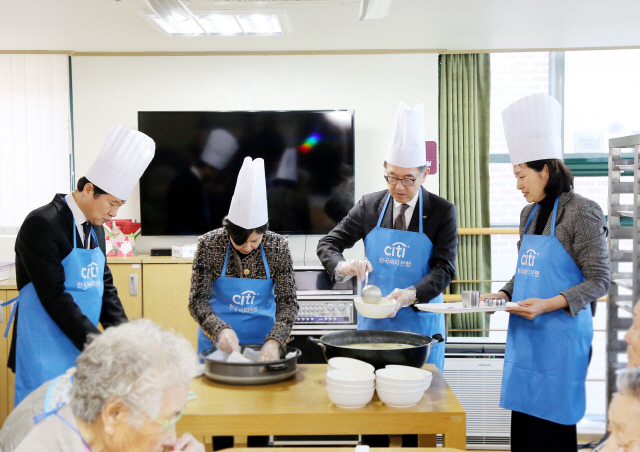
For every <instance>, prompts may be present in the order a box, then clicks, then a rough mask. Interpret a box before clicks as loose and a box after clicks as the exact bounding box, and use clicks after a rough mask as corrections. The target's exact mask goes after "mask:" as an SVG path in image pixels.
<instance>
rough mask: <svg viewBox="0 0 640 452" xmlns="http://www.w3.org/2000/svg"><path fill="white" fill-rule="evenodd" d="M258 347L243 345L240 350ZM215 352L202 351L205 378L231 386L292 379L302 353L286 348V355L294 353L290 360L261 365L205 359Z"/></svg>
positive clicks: (256, 347)
mask: <svg viewBox="0 0 640 452" xmlns="http://www.w3.org/2000/svg"><path fill="white" fill-rule="evenodd" d="M261 347H262V344H259V345H243V346H242V350H244V349H245V348H250V349H253V350H258V351H259V350H260V348H261ZM214 351H216V348H215V347H214V348H210V349H207V350H205V351H203V352H202V353H201V354H200V357H201V358H202V359H203V360H204V374H205V376H206V377H207V378H208V379H210V380H213V381H216V382H218V383H225V384H232V385H265V384H271V383H277V382H280V381H284V380H288V379H289V378H293V377H294V376H295V374H296V372H297V371H298V357H299V356H301V355H302V352H301V351H300V350H299V349H297V348H295V347H287V354H289V353H291V352H295V356H292V357H291V358H283V359H280V360H278V361H270V362H261V363H228V362H225V361H216V360H212V359H208V358H206V356H208V355H210V354H211V353H213V352H214Z"/></svg>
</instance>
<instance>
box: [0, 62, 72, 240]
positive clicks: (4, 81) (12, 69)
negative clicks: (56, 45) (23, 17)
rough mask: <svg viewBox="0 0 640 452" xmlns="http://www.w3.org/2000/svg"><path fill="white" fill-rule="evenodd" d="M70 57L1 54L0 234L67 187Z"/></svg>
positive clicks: (15, 227) (12, 231)
mask: <svg viewBox="0 0 640 452" xmlns="http://www.w3.org/2000/svg"><path fill="white" fill-rule="evenodd" d="M70 150H71V133H70V105H69V57H68V56H67V55H8V54H7V55H0V235H8V234H15V233H17V231H18V229H19V227H20V225H21V224H22V221H23V220H24V218H25V217H26V215H27V214H28V213H29V212H30V211H31V210H33V209H35V208H37V207H40V206H42V205H44V204H46V203H48V202H49V201H51V199H53V196H54V194H55V193H60V192H62V193H67V192H68V191H69V188H70V183H69V181H70V164H69V163H70Z"/></svg>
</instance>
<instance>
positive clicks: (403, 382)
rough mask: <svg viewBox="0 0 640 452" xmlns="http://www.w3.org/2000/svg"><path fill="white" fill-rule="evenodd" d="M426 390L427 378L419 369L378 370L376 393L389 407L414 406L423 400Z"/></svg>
mask: <svg viewBox="0 0 640 452" xmlns="http://www.w3.org/2000/svg"><path fill="white" fill-rule="evenodd" d="M429 384H431V381H429ZM426 388H427V378H426V377H425V375H424V374H423V373H422V372H421V371H420V370H419V369H416V368H413V367H406V366H401V367H400V368H397V367H396V368H384V369H378V370H376V391H377V393H378V397H379V398H380V400H382V402H383V403H384V404H385V405H387V406H390V407H394V408H407V407H410V406H414V405H416V404H417V403H418V402H419V401H420V399H422V396H423V395H424V391H425V390H426Z"/></svg>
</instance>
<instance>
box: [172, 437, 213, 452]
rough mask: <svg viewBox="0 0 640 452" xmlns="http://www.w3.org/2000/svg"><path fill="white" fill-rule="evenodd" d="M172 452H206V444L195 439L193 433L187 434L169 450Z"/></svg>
mask: <svg viewBox="0 0 640 452" xmlns="http://www.w3.org/2000/svg"><path fill="white" fill-rule="evenodd" d="M169 450H170V451H182V452H204V444H202V443H201V442H200V441H198V440H197V439H195V438H194V437H193V435H192V434H191V433H185V434H184V435H182V436H181V437H180V438H178V439H177V440H176V443H175V444H174V445H173V446H171V447H170V448H169Z"/></svg>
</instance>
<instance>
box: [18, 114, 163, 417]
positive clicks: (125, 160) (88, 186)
mask: <svg viewBox="0 0 640 452" xmlns="http://www.w3.org/2000/svg"><path fill="white" fill-rule="evenodd" d="M154 153H155V143H154V142H153V140H152V139H151V138H149V137H148V136H146V135H145V134H143V133H140V132H138V131H135V130H131V129H129V128H127V127H125V126H121V125H118V126H115V127H112V128H111V129H110V130H109V132H108V134H107V138H106V140H105V142H104V144H103V146H102V149H101V151H100V154H99V155H98V158H97V159H96V161H95V162H94V163H93V165H92V166H91V168H89V171H88V172H87V175H86V177H82V178H80V180H79V181H78V184H77V190H75V191H74V192H72V193H70V194H68V195H66V196H65V195H63V194H57V195H56V196H55V197H54V198H53V201H51V202H50V203H49V204H47V205H45V206H43V207H40V208H38V209H36V210H34V211H33V212H31V213H29V215H27V217H26V218H25V220H24V222H23V223H22V226H21V227H20V230H19V232H18V236H17V238H16V246H15V249H16V278H17V282H18V289H19V290H20V294H19V296H18V298H17V299H16V300H17V302H16V304H15V306H16V307H15V308H14V312H17V315H16V316H15V319H16V323H15V327H14V329H13V339H12V342H11V352H10V355H9V367H10V368H12V369H14V371H15V373H16V389H15V405H18V404H19V403H20V401H21V400H22V399H23V398H24V397H25V396H27V395H28V394H29V393H30V392H31V391H33V390H34V389H36V388H37V387H39V386H40V385H41V384H42V383H44V382H45V381H48V380H51V379H52V378H55V377H57V376H58V375H61V374H63V373H64V372H65V371H66V370H67V369H68V368H69V367H72V366H73V365H74V362H75V359H76V358H77V357H78V355H79V354H80V352H81V351H82V349H83V348H84V345H85V344H86V342H87V338H88V336H89V335H90V334H99V332H100V331H99V330H98V328H97V325H98V322H100V323H101V324H102V326H103V327H104V328H107V327H109V326H113V325H117V324H119V323H122V322H124V321H126V320H127V316H126V315H125V312H124V309H123V308H122V304H121V303H120V299H119V298H118V295H117V292H116V289H115V287H114V286H113V278H112V276H111V272H110V271H109V267H108V266H107V265H106V257H105V249H104V247H105V240H104V230H103V228H102V227H101V226H102V225H103V224H104V222H105V221H107V220H110V219H111V218H113V217H115V216H116V214H117V212H118V208H119V207H120V206H121V205H123V204H124V203H125V201H126V200H127V198H128V197H129V195H130V194H131V192H132V191H133V188H134V187H135V185H136V184H137V183H138V179H139V178H140V176H141V175H142V173H143V172H144V170H145V169H146V168H147V166H148V165H149V163H150V162H151V159H152V158H153V155H154ZM96 226H98V227H96ZM12 316H13V314H12Z"/></svg>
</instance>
